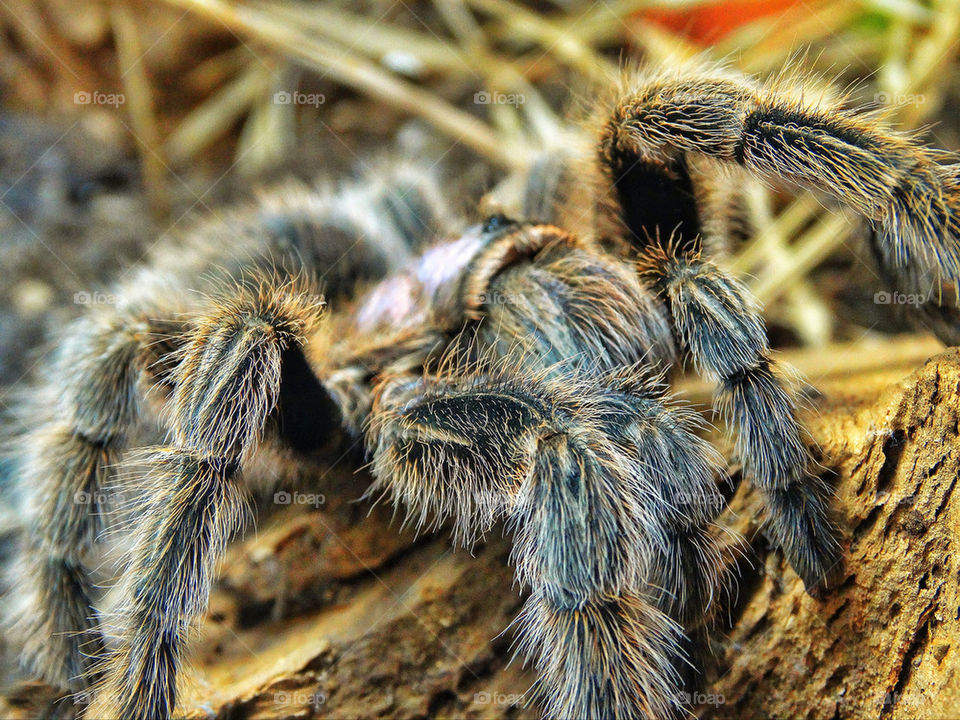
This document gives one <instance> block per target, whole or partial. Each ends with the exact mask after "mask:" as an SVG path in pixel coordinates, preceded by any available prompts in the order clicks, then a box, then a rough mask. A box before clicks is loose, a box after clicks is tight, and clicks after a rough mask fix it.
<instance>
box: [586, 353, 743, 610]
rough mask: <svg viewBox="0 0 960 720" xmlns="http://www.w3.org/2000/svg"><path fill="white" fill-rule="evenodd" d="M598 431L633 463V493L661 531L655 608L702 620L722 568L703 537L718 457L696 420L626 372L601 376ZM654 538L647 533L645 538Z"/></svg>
mask: <svg viewBox="0 0 960 720" xmlns="http://www.w3.org/2000/svg"><path fill="white" fill-rule="evenodd" d="M604 382H605V383H606V384H607V387H608V392H607V393H605V397H604V402H605V404H606V405H607V407H608V408H609V409H605V410H604V413H603V418H604V432H605V433H606V434H607V435H608V436H609V437H610V438H611V440H613V441H614V442H615V443H616V444H617V445H618V446H620V448H621V451H622V452H623V453H624V454H625V455H628V456H631V457H636V458H639V468H640V471H641V473H642V475H641V478H642V480H643V483H644V485H643V487H642V488H641V491H640V492H639V493H638V494H637V497H638V498H644V499H646V500H647V502H648V503H649V507H648V510H647V512H648V513H649V514H650V516H651V517H655V518H657V520H658V523H659V524H661V525H662V527H660V528H658V530H657V531H656V533H658V534H659V535H660V536H661V538H662V542H659V543H656V544H655V546H653V547H652V548H651V549H652V550H653V551H654V556H653V561H652V562H651V569H650V573H649V579H648V584H649V588H650V592H651V593H652V594H653V595H654V596H655V598H656V604H657V607H659V608H660V609H661V610H663V611H664V612H666V613H667V614H668V615H669V616H670V617H671V618H674V619H675V620H677V621H679V622H681V623H684V624H687V623H690V622H692V621H695V620H698V619H700V618H702V617H703V613H704V612H705V611H706V610H707V607H708V606H709V605H710V602H711V600H712V599H713V595H714V593H715V591H716V589H717V588H718V586H719V585H720V575H721V572H722V567H723V562H722V557H721V553H720V547H719V542H718V538H717V537H716V535H715V534H713V533H711V532H710V527H711V525H712V523H713V520H714V519H715V518H716V516H717V515H718V514H719V513H720V511H721V510H722V509H723V505H724V501H723V496H722V495H721V494H720V491H719V489H718V488H717V484H716V481H715V478H717V477H719V476H720V475H721V474H722V458H721V457H720V455H719V453H718V452H717V451H716V450H715V449H714V448H713V446H712V445H710V443H709V442H707V441H706V440H704V439H703V438H701V437H700V436H699V435H698V434H697V432H696V431H697V430H698V429H699V428H700V425H701V422H700V420H699V418H698V416H697V415H696V414H695V413H693V412H692V411H690V410H689V409H687V408H684V407H683V406H680V405H677V404H675V403H673V402H671V400H670V398H669V397H668V396H667V395H666V393H665V389H666V388H665V386H661V385H659V384H656V383H650V382H638V381H637V379H636V378H635V376H634V375H633V374H632V373H631V372H630V371H626V372H624V371H620V372H617V373H614V374H612V375H610V376H609V377H607V378H606V379H605V380H604ZM651 534H654V533H651Z"/></svg>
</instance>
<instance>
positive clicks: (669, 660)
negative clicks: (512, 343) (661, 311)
mask: <svg viewBox="0 0 960 720" xmlns="http://www.w3.org/2000/svg"><path fill="white" fill-rule="evenodd" d="M401 385H402V387H399V388H398V387H397V386H394V387H393V388H389V389H387V390H386V391H385V392H384V394H383V396H382V398H383V399H382V401H381V403H380V405H379V406H378V407H377V408H376V411H375V417H374V422H373V424H372V425H371V428H370V433H371V438H370V439H371V445H372V447H374V448H375V452H374V475H375V477H376V479H377V486H376V487H377V488H378V489H382V490H384V491H385V492H386V493H388V494H389V495H392V497H393V499H394V501H395V502H397V503H403V504H405V505H406V506H407V507H408V509H409V511H410V516H411V517H412V518H413V519H414V520H415V521H416V522H418V523H419V524H422V523H424V522H425V520H426V518H427V517H428V516H429V515H430V514H431V513H436V514H437V515H438V516H439V517H438V518H437V519H438V520H439V519H441V518H443V517H449V516H453V518H454V521H455V530H454V533H455V537H456V539H458V540H460V541H464V542H468V541H470V540H471V539H472V538H474V537H476V536H477V535H478V534H480V533H482V532H483V531H485V530H486V529H488V528H489V527H490V525H491V524H492V523H493V522H494V521H495V520H497V519H498V518H501V517H504V516H506V517H507V518H508V519H509V522H510V525H511V526H512V527H513V528H514V530H515V533H516V538H517V540H516V548H515V559H516V563H517V574H518V578H519V580H520V582H521V584H522V585H524V586H527V587H530V588H532V595H531V597H530V598H529V600H528V601H527V603H526V605H525V607H524V609H523V611H522V613H521V614H520V616H519V617H518V619H517V624H518V627H519V636H518V643H519V644H518V650H519V651H520V652H522V653H523V654H525V655H527V656H528V657H531V658H532V659H533V660H534V661H535V662H536V664H537V666H538V668H539V669H540V671H541V679H540V680H539V681H538V683H537V685H536V686H535V688H536V689H535V693H536V695H537V696H538V697H539V698H540V699H541V700H542V701H543V703H544V707H545V715H546V716H548V717H562V718H595V717H602V718H637V717H639V716H646V717H651V718H662V717H666V716H668V715H671V714H672V713H673V712H675V711H677V710H678V709H679V708H680V707H681V705H682V700H681V698H680V697H679V696H678V692H677V691H678V690H679V688H680V674H679V672H678V666H679V665H680V664H681V663H682V662H683V661H682V659H681V658H679V657H678V655H679V653H680V652H681V650H680V648H681V646H682V643H683V634H682V631H681V629H680V626H679V625H678V624H677V623H675V622H674V621H673V620H672V619H671V618H670V617H669V616H668V615H666V614H665V613H664V612H663V611H662V610H660V609H658V608H657V607H656V605H655V604H654V601H653V599H652V595H651V594H648V593H647V592H645V590H644V584H645V583H644V579H643V576H644V575H645V574H646V573H647V571H648V569H649V568H648V567H647V562H648V561H647V559H646V558H648V557H651V555H652V554H653V548H654V547H655V546H661V545H664V546H667V545H669V542H667V540H666V539H665V538H664V535H668V534H670V530H668V529H667V528H666V527H665V526H664V523H663V521H662V520H661V518H660V517H659V516H658V514H657V512H656V511H655V510H654V509H653V508H652V507H651V505H650V503H649V498H644V497H642V494H643V491H644V490H646V489H650V490H653V491H654V492H657V493H659V492H660V489H659V488H654V487H652V482H651V480H652V478H649V475H648V474H646V473H645V469H644V468H643V467H641V465H640V464H639V462H638V460H637V458H636V456H635V450H634V449H633V448H630V450H629V451H628V452H624V448H623V447H621V445H620V444H619V443H618V442H617V441H613V440H612V439H611V438H610V437H608V436H607V435H606V434H605V433H604V432H603V431H602V430H601V428H603V427H605V426H606V424H609V423H617V422H625V419H624V417H623V416H624V415H625V414H627V413H629V412H630V408H629V407H628V406H627V405H625V404H624V403H623V402H619V403H617V402H608V398H607V395H608V394H610V391H608V390H606V389H604V388H603V387H602V386H601V385H600V384H599V383H598V382H597V381H596V380H594V381H587V380H578V379H577V378H576V377H573V376H571V377H564V378H562V379H558V380H556V381H545V380H543V379H542V378H535V377H527V376H519V375H516V376H513V377H512V378H511V377H505V378H503V379H500V380H483V379H480V378H466V379H460V380H453V381H450V382H446V381H439V380H438V381H436V384H434V383H433V382H428V384H427V386H424V385H423V384H420V383H417V382H416V381H415V380H409V381H406V383H405V385H403V384H401ZM614 394H615V393H614ZM411 396H412V397H413V398H414V399H412V400H411V399H410V398H411ZM391 408H392V409H391ZM622 432H623V443H624V444H628V443H629V442H632V441H633V440H635V439H636V433H635V432H634V431H633V430H629V429H627V428H623V429H622ZM668 444H669V443H668ZM645 551H649V552H645Z"/></svg>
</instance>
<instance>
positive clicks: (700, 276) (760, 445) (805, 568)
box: [640, 246, 842, 592]
mask: <svg viewBox="0 0 960 720" xmlns="http://www.w3.org/2000/svg"><path fill="white" fill-rule="evenodd" d="M640 270H641V273H643V274H645V275H646V276H648V277H651V278H652V279H653V281H654V283H655V284H656V286H657V287H658V288H659V289H660V291H661V292H662V293H663V294H664V296H665V298H666V301H667V304H668V306H669V308H670V312H671V314H672V316H673V319H674V324H675V326H676V328H677V332H678V333H679V335H680V337H681V339H682V340H683V342H684V343H685V345H686V346H687V348H688V350H689V352H690V354H691V355H692V357H693V360H694V362H695V363H696V365H697V367H698V369H699V370H700V371H701V372H702V373H704V374H705V375H707V376H708V377H711V378H713V379H716V380H718V381H719V382H720V389H719V391H718V394H717V397H716V399H715V401H714V405H715V406H716V407H717V408H718V409H719V410H720V412H721V413H722V415H723V416H724V417H725V419H726V420H728V421H729V422H731V423H732V425H733V426H734V427H735V428H736V430H737V454H738V456H739V457H740V460H741V462H742V463H743V465H744V470H745V473H746V474H747V476H748V477H749V478H751V479H752V480H753V481H754V482H755V483H757V484H758V485H759V487H760V488H761V490H762V491H763V493H764V495H765V497H766V500H767V505H768V508H769V512H770V520H769V523H770V532H771V534H772V535H773V537H774V539H775V540H776V542H777V543H778V544H779V546H780V547H781V548H782V549H783V552H784V553H785V555H786V556H787V560H788V561H789V562H790V564H791V565H792V566H793V568H794V570H796V572H797V574H798V575H800V577H801V578H802V579H803V582H804V584H805V585H806V587H807V589H808V590H810V591H811V592H815V591H816V590H817V589H818V588H820V587H823V586H825V585H827V584H828V583H829V581H830V580H831V579H832V576H834V575H836V574H837V573H839V572H840V570H841V569H842V568H841V566H840V557H841V548H840V545H839V543H838V542H837V539H836V538H837V530H836V528H835V527H834V525H833V523H832V522H831V520H830V518H829V507H828V505H829V500H828V493H827V491H826V488H824V487H823V486H822V483H821V482H820V481H819V479H817V478H816V477H814V476H811V475H810V474H809V472H808V470H807V467H808V464H809V462H810V458H809V455H808V453H807V449H806V446H805V445H804V443H803V439H802V437H801V426H800V423H799V422H798V420H797V417H796V411H795V408H794V403H793V400H792V399H791V397H790V395H789V394H788V393H787V391H786V389H785V388H784V387H783V385H782V384H781V383H780V381H779V380H778V378H777V377H776V375H774V373H773V370H772V368H771V360H770V349H769V346H768V343H767V336H766V330H765V329H764V327H763V321H762V319H761V317H760V315H759V313H758V312H757V309H756V307H755V306H754V303H753V302H752V300H751V297H750V294H749V291H748V290H747V289H746V288H745V287H743V285H741V284H740V283H739V282H737V281H736V280H735V279H734V278H732V277H730V276H728V275H726V274H725V273H723V272H722V271H720V270H719V269H718V268H717V267H716V266H714V265H712V264H710V263H708V262H705V261H703V260H701V259H700V258H699V257H698V256H696V255H691V254H679V253H676V252H675V250H674V248H671V247H670V246H666V247H661V246H653V247H651V248H649V249H648V250H647V251H646V253H645V255H644V256H643V257H642V259H641V265H640Z"/></svg>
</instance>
